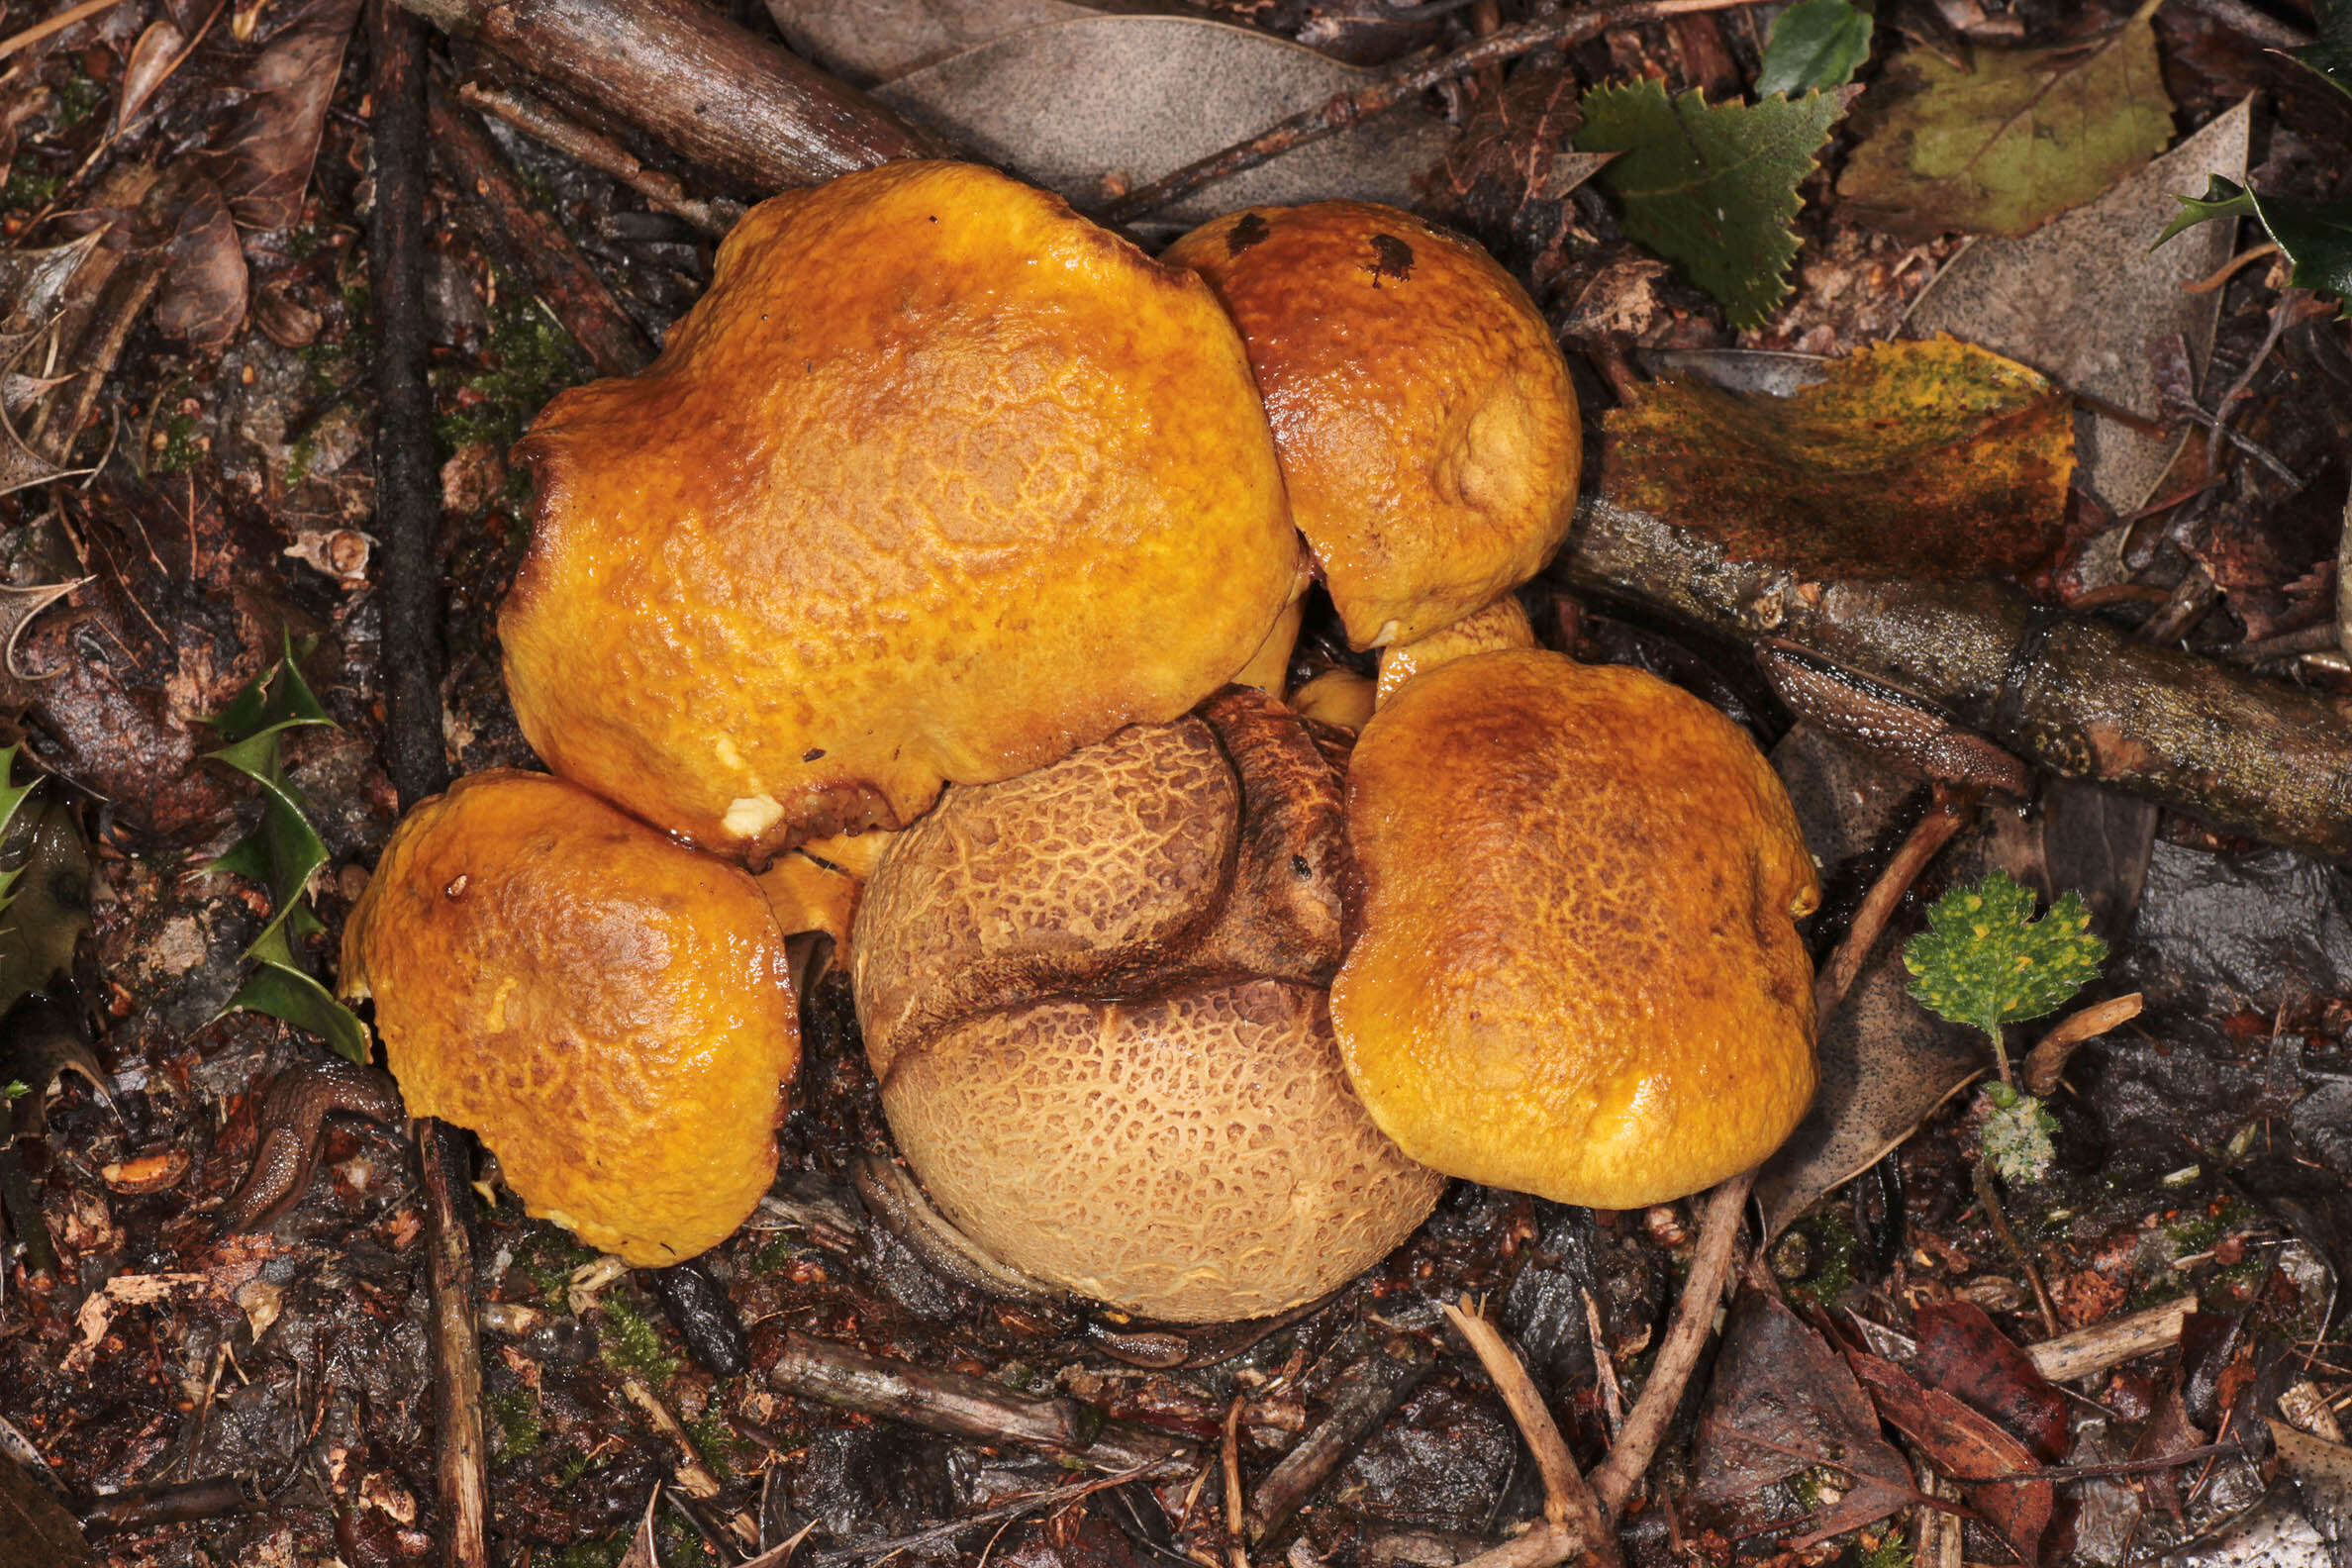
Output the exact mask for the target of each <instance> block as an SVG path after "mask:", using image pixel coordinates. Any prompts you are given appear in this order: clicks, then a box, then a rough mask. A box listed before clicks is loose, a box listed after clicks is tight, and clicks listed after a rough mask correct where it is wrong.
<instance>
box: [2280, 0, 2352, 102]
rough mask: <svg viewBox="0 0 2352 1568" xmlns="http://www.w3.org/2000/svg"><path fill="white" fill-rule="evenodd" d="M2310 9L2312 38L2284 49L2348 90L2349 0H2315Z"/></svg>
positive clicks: (2351, 57)
mask: <svg viewBox="0 0 2352 1568" xmlns="http://www.w3.org/2000/svg"><path fill="white" fill-rule="evenodd" d="M2312 10H2313V11H2314V12H2315V13H2316V14H2317V16H2318V20H2319V28H2318V34H2317V37H2316V39H2315V40H2314V41H2313V42H2312V43H2310V44H2306V45H2304V46H2303V48H2302V49H2290V50H2288V52H2289V53H2291V54H2293V55H2294V56H2295V57H2296V58H2297V59H2299V60H2301V61H2303V63H2304V64H2305V65H2308V66H2310V67H2311V69H2313V70H2315V71H2317V72H2318V73H2319V74H2320V75H2322V76H2324V77H2326V78H2327V79H2328V80H2329V81H2331V82H2333V83H2335V84H2336V87H2337V88H2338V90H2340V91H2342V92H2345V93H2352V0H2316V3H2315V4H2314V5H2313V6H2312Z"/></svg>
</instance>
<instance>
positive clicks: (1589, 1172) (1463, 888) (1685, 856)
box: [1331, 649, 1820, 1209]
mask: <svg viewBox="0 0 2352 1568" xmlns="http://www.w3.org/2000/svg"><path fill="white" fill-rule="evenodd" d="M1347 833H1348V840H1349V845H1350V848H1351V850H1352V852H1353V854H1354V856H1355V865H1356V871H1357V875H1358V877H1359V878H1360V882H1361V887H1362V897H1361V899H1360V901H1358V903H1357V904H1356V905H1355V907H1354V908H1352V909H1351V910H1350V912H1349V920H1350V923H1351V925H1352V926H1353V927H1354V928H1355V930H1356V932H1357V934H1356V935H1355V939H1354V941H1353V942H1352V944H1351V945H1350V947H1349V949H1348V954H1347V959H1346V961H1345V962H1344V963H1343V964H1341V966H1340V969H1339V976H1338V978H1337V979H1336V980H1335V981H1333V982H1332V986H1331V1018H1332V1023H1333V1026H1334V1028H1335V1029H1337V1031H1338V1036H1339V1040H1340V1045H1341V1049H1342V1051H1343V1053H1344V1056H1345V1060H1346V1062H1347V1069H1348V1074H1349V1076H1350V1077H1351V1078H1352V1079H1353V1080H1354V1082H1355V1086H1356V1089H1357V1091H1358V1092H1359V1093H1360V1094H1361V1095H1362V1096H1363V1099H1364V1103H1365V1105H1366V1106H1367V1107H1368V1108H1369V1109H1370V1111H1371V1114H1372V1116H1373V1118H1374V1119H1375V1120H1376V1121H1378V1122H1379V1124H1380V1126H1381V1127H1384V1128H1386V1129H1387V1130H1388V1132H1389V1134H1390V1136H1392V1137H1394V1138H1395V1139H1396V1140H1397V1141H1398V1143H1399V1144H1400V1145H1402V1146H1403V1147H1404V1148H1405V1149H1407V1150H1408V1151H1409V1152H1411V1153H1412V1154H1413V1155H1414V1156H1415V1157H1416V1158H1418V1159H1421V1160H1424V1161H1426V1162H1427V1163H1429V1164H1430V1165H1433V1166H1435V1167H1436V1168H1437V1169H1439V1170H1442V1171H1445V1172H1447V1173H1448V1174H1449V1175H1455V1176H1463V1177H1467V1178H1469V1179H1471V1180H1473V1181H1480V1182H1485V1183H1488V1184H1489V1185H1492V1186H1497V1187H1509V1188H1514V1189H1516V1190H1518V1191H1520V1192H1530V1193H1535V1194H1538V1195H1540V1196H1542V1197H1545V1198H1550V1199H1553V1200H1555V1201H1556V1202H1560V1203H1571V1204H1586V1205H1590V1206H1592V1207H1595V1208H1604V1209H1630V1208H1637V1207H1640V1206H1642V1205H1644V1204H1652V1203H1661V1202H1664V1201H1666V1200H1667V1199H1671V1198H1676V1197H1680V1196H1682V1195H1683V1194H1685V1193H1689V1192H1694V1191H1696V1190H1698V1189H1700V1188H1702V1187H1707V1186H1710V1185H1712V1184H1714V1183H1715V1182H1717V1181H1720V1180H1722V1179H1723V1178H1725V1177H1727V1176H1733V1175H1736V1174H1738V1173H1739V1172H1740V1171H1743V1170H1746V1169H1748V1168H1749V1167H1750V1166H1752V1165H1754V1164H1756V1163H1757V1162H1758V1161H1760V1160H1762V1159H1763V1158H1764V1157H1765V1156H1766V1155H1768V1154H1770V1153H1771V1152H1772V1151H1773V1149H1775V1148H1776V1147H1778V1146H1779V1145H1780V1142H1781V1140H1782V1139H1784V1138H1785V1137H1787V1136H1788V1134H1789V1131H1790V1129H1791V1128H1793V1127H1795V1126H1796V1125H1797V1121H1798V1118H1799V1117H1801V1116H1802V1115H1803V1114H1804V1112H1805V1108H1806V1105H1807V1103H1808V1102H1809V1101H1810V1100H1811V1099H1812V1097H1813V1081H1814V1067H1813V967H1812V965H1811V964H1810V963H1809V962H1808V961H1807V958H1806V953H1805V944H1804V942H1803V941H1802V939H1801V938H1800V937H1799V935H1798V932H1797V929H1796V925H1795V920H1796V917H1798V916H1802V915H1806V914H1810V913H1811V912H1812V911H1813V908H1814V907H1815V906H1816V905H1818V904H1819V902H1820V888H1819V884H1818V882H1817V880H1816V878H1815V875H1814V872H1813V860H1812V857H1811V856H1810V855H1809V854H1808V853H1807V852H1806V847H1805V840H1804V838H1803V836H1802V835H1801V834H1800V833H1799V832H1798V828H1797V820H1796V814H1795V812H1794V810H1793V809H1792V808H1791V806H1790V805H1789V798H1788V795H1787V793H1786V792H1785V791H1784V790H1783V789H1782V788H1781V783H1780V780H1779V779H1778V778H1777V777H1775V776H1774V774H1773V772H1772V769H1771V767H1770V765H1769V764H1767V763H1766V762H1765V760H1764V758H1763V756H1762V755H1761V754H1760V753H1759V752H1758V751H1757V750H1756V748H1755V745H1754V744H1753V743H1752V742H1751V741H1750V740H1749V739H1748V737H1747V735H1746V734H1745V733H1744V732H1742V731H1741V730H1740V729H1739V728H1738V727H1737V726H1735V725H1733V724H1732V723H1731V722H1730V721H1729V720H1727V719H1725V718H1724V717H1723V716H1722V715H1721V714H1720V713H1717V712H1716V711H1715V709H1713V708H1711V707H1709V706H1708V705H1707V704H1706V703H1704V702H1701V701H1700V700H1699V699H1698V698H1696V697H1693V696H1692V695H1690V694H1689V693H1688V692H1685V691H1682V690H1680V689H1678V688H1676V687H1674V686H1670V685H1668V684H1667V683H1666V682H1664V681H1661V680H1659V679H1658V678H1656V677H1655V676H1653V675H1649V674H1645V673H1643V672H1642V671H1639V670H1633V669H1624V668H1614V667H1613V668H1602V667H1598V666H1595V665H1589V664H1578V663H1576V662H1574V661H1573V660H1571V659H1568V658H1565V657H1563V656H1561V655H1560V654H1557V653H1551V652H1545V651H1542V650H1540V649H1524V650H1519V651H1506V652H1492V653H1477V654H1472V655H1470V656H1469V657H1466V658H1460V659H1456V660H1454V661H1452V662H1450V663H1446V664H1441V665H1439V666H1438V667H1437V668H1435V669H1432V670H1428V671H1425V672H1424V673H1421V674H1419V675H1416V676H1415V677H1414V678H1413V679H1411V680H1409V681H1407V682H1406V683H1405V684H1404V685H1403V686H1402V687H1400V688H1399V689H1398V691H1397V693H1396V695H1395V696H1393V697H1391V698H1390V699H1389V701H1388V702H1387V703H1386V704H1385V705H1384V706H1383V707H1382V708H1381V710H1380V711H1379V713H1377V714H1375V715H1374V716H1373V719H1372V722H1371V723H1370V724H1369V725H1367V726H1365V728H1364V733H1363V735H1361V736H1360V737H1359V738H1358V739H1357V741H1356V747H1355V751H1354V754H1353V756H1352V758H1351V759H1350V762H1349V768H1348V781H1347Z"/></svg>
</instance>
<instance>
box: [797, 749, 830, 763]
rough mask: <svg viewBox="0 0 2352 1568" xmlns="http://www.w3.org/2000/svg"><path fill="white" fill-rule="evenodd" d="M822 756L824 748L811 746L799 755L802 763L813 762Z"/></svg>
mask: <svg viewBox="0 0 2352 1568" xmlns="http://www.w3.org/2000/svg"><path fill="white" fill-rule="evenodd" d="M823 755H825V747H823V746H811V747H809V749H808V750H806V751H803V752H802V753H801V760H802V761H803V762H814V761H816V760H817V759H818V758H819V757H821V756H823Z"/></svg>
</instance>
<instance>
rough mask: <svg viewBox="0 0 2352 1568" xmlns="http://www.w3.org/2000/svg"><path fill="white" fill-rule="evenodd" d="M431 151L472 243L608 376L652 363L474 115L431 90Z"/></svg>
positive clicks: (641, 340) (623, 315) (638, 334)
mask: <svg viewBox="0 0 2352 1568" xmlns="http://www.w3.org/2000/svg"><path fill="white" fill-rule="evenodd" d="M426 106H427V107H426V114H427V123H428V125H429V126H430V127H431V129H432V132H433V146H434V149H435V151H436V152H437V153H438V154H439V155H440V157H441V165H442V167H443V168H445V169H446V170H447V171H448V174H449V177H450V180H451V182H452V183H453V184H455V185H456V187H457V189H458V190H459V191H460V192H461V193H462V194H463V195H464V196H465V198H466V203H467V210H468V215H469V216H470V217H471V218H472V220H473V222H472V225H471V227H472V228H473V229H474V231H475V233H476V236H477V238H479V239H480V240H481V242H482V243H483V244H484V245H487V246H488V247H489V249H490V252H491V254H493V255H495V256H497V257H498V258H499V260H500V261H501V262H502V263H504V264H505V265H506V266H507V267H508V268H509V269H510V270H513V271H517V272H519V273H520V274H521V275H522V276H524V277H527V278H529V279H530V280H531V284H532V287H533V288H535V289H536V290H538V292H539V298H541V299H543V300H545V301H546V302H547V308H548V309H549V310H551V311H553V312H554V313H555V319H556V320H557V321H559V322H561V323H563V328H564V331H566V332H568V333H570V334H571V335H572V341H573V342H575V343H578V344H579V345H580V347H581V348H582V349H584V350H585V351H586V352H587V355H588V358H589V359H590V361H591V362H593V363H594V364H595V366H596V369H597V373H598V374H600V375H608V376H626V375H635V374H636V373H637V371H639V370H642V369H643V368H644V367H645V365H646V364H647V362H648V361H650V360H651V359H652V357H653V342H652V340H651V339H649V338H647V337H646V336H645V335H644V333H643V331H642V330H640V329H639V328H638V326H637V323H636V322H634V321H632V320H630V318H629V313H628V312H627V311H625V310H623V309H622V308H621V302H620V301H619V300H617V299H615V298H614V297H613V291H612V290H611V289H609V288H607V287H606V286H605V281H604V279H603V278H601V277H599V276H598V275H597V272H596V269H595V268H594V267H592V266H590V265H589V264H588V258H587V257H586V256H584V255H582V254H581V253H580V247H579V246H578V245H574V244H573V243H572V237H571V236H570V235H568V234H566V233H565V232H564V229H563V225H561V224H560V223H558V222H556V221H555V218H554V215H553V214H551V213H549V212H547V211H546V210H544V209H543V208H541V207H540V206H539V203H538V202H536V201H534V200H532V198H531V196H530V194H529V193H528V192H526V191H525V190H524V188H523V182H522V181H521V180H520V179H518V178H516V177H515V171H514V169H513V168H512V167H511V166H510V165H509V164H508V163H507V159H506V154H505V153H503V152H501V151H499V149H498V147H497V146H496V144H494V143H492V142H491V140H490V138H489V135H488V133H486V132H485V131H484V130H483V129H482V123H481V121H480V120H478V119H476V118H475V116H474V114H473V111H472V110H470V109H467V108H465V107H464V106H462V105H460V104H457V103H453V102H451V101H450V99H449V95H448V94H447V93H445V92H443V91H441V84H440V83H439V82H436V83H434V84H433V85H432V87H431V89H430V92H429V95H428V97H427V100H426Z"/></svg>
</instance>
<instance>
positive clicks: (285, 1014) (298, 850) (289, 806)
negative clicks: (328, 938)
mask: <svg viewBox="0 0 2352 1568" xmlns="http://www.w3.org/2000/svg"><path fill="white" fill-rule="evenodd" d="M205 723H206V724H207V725H209V726H211V727H212V730H213V732H214V733H215V734H216V735H220V737H221V738H222V740H223V741H225V742H227V743H226V744H224V745H222V746H221V747H220V748H219V749H217V750H214V751H209V752H207V753H206V755H207V756H209V757H211V758H212V759H213V760H214V761H217V762H224V763H226V764H228V765H229V766H230V767H233V768H235V769H237V771H238V772H240V773H243V774H244V775H245V777H247V778H249V779H251V780H252V781H253V783H254V784H255V786H257V787H258V788H259V790H260V791H261V822H260V824H259V826H257V827H256V828H254V830H253V831H252V832H251V833H247V834H245V837H243V838H241V839H239V840H238V841H237V842H236V843H235V844H232V845H231V846H230V847H229V849H228V851H227V852H226V853H224V854H222V855H221V856H220V858H218V859H217V860H215V861H213V863H212V865H211V867H210V869H212V870H215V871H227V872H229V873H230V874H232V875H234V876H241V877H244V878H245V880H247V881H249V882H258V883H259V884H261V886H263V887H265V888H267V889H268V890H269V900H270V917H269V924H268V925H266V926H264V927H262V928H261V934H260V935H258V936H256V937H254V938H253V944H252V945H251V946H250V947H247V948H246V949H245V956H246V957H247V958H250V959H253V960H254V961H255V962H256V963H257V964H258V965H259V967H258V968H256V969H255V970H254V971H253V973H252V975H251V976H250V977H249V978H247V979H246V981H245V985H244V986H243V987H241V988H240V989H239V990H238V993H237V995H235V996H234V997H231V998H230V999H229V1003H228V1006H226V1007H224V1008H223V1009H222V1010H221V1011H222V1012H224V1013H228V1012H234V1011H236V1010H239V1009H244V1010H246V1011H249V1012H254V1013H266V1014H268V1015H269V1016H270V1017H271V1018H275V1019H282V1020H284V1021H285V1022H286V1023H288V1024H291V1025H293V1026H294V1027H295V1028H296V1029H308V1030H309V1031H310V1032H311V1033H313V1034H316V1035H318V1036H319V1037H320V1038H322V1039H324V1040H325V1041H327V1043H328V1044H329V1045H331V1046H333V1047H334V1048H335V1049H336V1050H337V1051H338V1052H340V1053H341V1054H343V1055H344V1056H347V1057H349V1058H350V1059H351V1060H352V1061H355V1062H364V1061H366V1060H367V1059H368V1042H367V1027H366V1026H365V1025H363V1024H361V1023H360V1022H359V1020H358V1018H357V1017H356V1016H355V1015H354V1014H353V1013H352V1012H351V1011H350V1010H349V1009H348V1008H346V1007H344V1006H343V1004H342V1003H340V1002H338V1001H336V1000H335V997H334V996H333V995H332V994H331V993H330V992H329V991H328V990H327V988H326V987H325V986H323V985H321V984H319V982H318V981H317V980H316V979H314V978H312V976H311V975H310V973H309V972H308V971H307V970H305V969H304V968H303V967H302V965H301V963H300V962H299V961H298V960H297V959H296V957H295V953H294V944H295V943H296V942H298V941H301V940H304V939H306V938H308V937H311V936H314V935H317V934H319V933H320V932H321V931H324V930H325V929H326V928H325V927H324V926H323V925H322V924H321V923H320V921H319V917H318V916H317V915H316V914H314V913H313V912H312V910H311V907H310V902H309V900H308V899H307V898H305V897H304V893H303V890H304V889H305V888H306V887H308V886H309V885H310V879H311V876H312V873H314V872H316V871H317V870H318V869H319V867H321V866H323V865H325V864H326V863H327V844H326V841H325V840H324V839H322V838H321V837H320V836H319V833H318V830H317V829H315V828H313V827H312V826H311V824H310V817H309V815H308V808H307V806H306V803H305V802H304V801H303V799H302V796H301V793H300V792H299V791H297V790H296V789H295V788H294V786H293V785H292V784H291V783H290V782H288V780H287V778H286V765H285V758H284V756H283V754H282V752H281V749H280V747H279V743H278V742H279V740H280V739H281V738H282V737H283V736H284V735H285V734H286V732H287V731H289V730H297V729H301V728H304V727H305V726H311V725H326V726H328V727H330V728H332V727H333V726H334V723H335V721H334V720H332V719H330V718H328V717H327V711H326V709H324V708H323V707H321V706H320V704H319V699H318V697H317V695H316V694H314V693H313V692H312V691H311V689H310V685H309V683H308V682H306V681H305V680H304V679H303V678H302V670H301V667H300V665H299V664H298V663H297V662H296V659H295V653H294V647H293V644H292V643H291V642H290V641H289V642H288V643H287V644H286V646H285V650H284V652H283V654H282V655H281V656H280V657H279V659H278V661H277V663H275V664H273V665H271V666H270V667H269V668H268V669H266V670H264V671H262V672H261V674H260V675H259V676H257V677H255V679H254V680H253V682H252V684H251V685H249V686H247V687H246V688H245V690H244V691H241V692H239V693H238V694H237V696H236V697H235V698H233V699H231V701H230V704H229V706H228V707H227V708H225V709H223V710H222V711H221V712H220V713H218V714H216V715H215V716H214V717H212V718H210V719H207V720H206V721H205Z"/></svg>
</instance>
